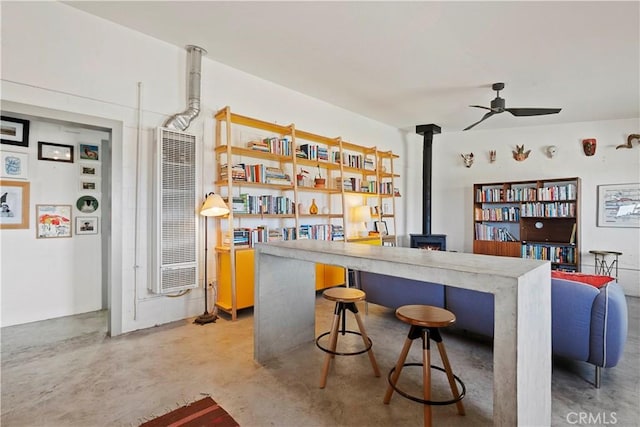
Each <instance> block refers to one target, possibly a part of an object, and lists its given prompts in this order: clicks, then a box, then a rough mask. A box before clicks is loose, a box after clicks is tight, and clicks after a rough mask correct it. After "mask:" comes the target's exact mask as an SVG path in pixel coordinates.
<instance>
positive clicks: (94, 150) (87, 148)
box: [80, 144, 100, 160]
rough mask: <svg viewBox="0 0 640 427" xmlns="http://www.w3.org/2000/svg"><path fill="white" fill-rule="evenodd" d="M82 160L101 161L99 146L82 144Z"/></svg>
mask: <svg viewBox="0 0 640 427" xmlns="http://www.w3.org/2000/svg"><path fill="white" fill-rule="evenodd" d="M80 160H100V147H99V146H98V145H91V144H80Z"/></svg>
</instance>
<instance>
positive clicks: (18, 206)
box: [0, 180, 29, 229]
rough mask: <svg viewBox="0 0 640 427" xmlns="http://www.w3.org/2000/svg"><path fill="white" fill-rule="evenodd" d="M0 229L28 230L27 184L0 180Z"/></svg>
mask: <svg viewBox="0 0 640 427" xmlns="http://www.w3.org/2000/svg"><path fill="white" fill-rule="evenodd" d="M0 228H2V229H4V228H15V229H18V228H29V183H28V182H24V181H22V182H21V181H6V180H0Z"/></svg>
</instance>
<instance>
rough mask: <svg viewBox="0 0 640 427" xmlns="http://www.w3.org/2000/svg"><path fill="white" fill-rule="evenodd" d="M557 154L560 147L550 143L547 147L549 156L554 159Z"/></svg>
mask: <svg viewBox="0 0 640 427" xmlns="http://www.w3.org/2000/svg"><path fill="white" fill-rule="evenodd" d="M556 154H558V147H557V146H555V145H549V146H548V147H547V157H549V158H550V159H553V158H554V157H555V156H556Z"/></svg>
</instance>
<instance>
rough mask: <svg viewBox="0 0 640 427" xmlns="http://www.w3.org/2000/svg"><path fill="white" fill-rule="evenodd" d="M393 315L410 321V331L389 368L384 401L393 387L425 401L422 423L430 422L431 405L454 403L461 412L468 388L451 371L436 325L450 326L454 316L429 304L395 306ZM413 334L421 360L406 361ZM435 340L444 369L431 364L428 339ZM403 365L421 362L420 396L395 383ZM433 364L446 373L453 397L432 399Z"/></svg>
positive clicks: (406, 394) (415, 399) (461, 413)
mask: <svg viewBox="0 0 640 427" xmlns="http://www.w3.org/2000/svg"><path fill="white" fill-rule="evenodd" d="M396 317H397V318H398V319H400V320H402V321H403V322H405V323H408V324H409V325H411V329H410V330H409V335H408V336H407V339H406V340H405V342H404V347H403V348H402V352H401V353H400V357H399V358H398V362H397V363H396V366H395V367H394V368H392V369H391V371H389V375H388V381H389V387H387V393H386V394H385V396H384V403H385V404H388V403H389V401H390V400H391V396H392V395H393V392H394V390H395V391H397V392H398V394H400V395H401V396H403V397H406V398H407V399H410V400H413V401H414V402H418V403H422V404H423V405H424V425H425V426H430V425H431V405H450V404H452V403H455V404H456V406H457V407H458V414H460V415H464V406H463V405H462V398H463V397H464V395H465V393H466V392H467V389H466V387H465V385H464V383H463V382H462V381H461V380H460V378H458V377H457V376H455V375H453V372H452V371H451V365H450V364H449V358H448V357H447V352H446V350H445V348H444V344H443V343H442V337H441V336H440V331H439V330H438V328H442V327H446V326H450V325H452V324H453V323H455V321H456V316H455V315H454V314H453V313H452V312H450V311H448V310H445V309H443V308H438V307H433V306H430V305H404V306H402V307H399V308H398V309H397V310H396ZM416 338H422V363H405V361H406V359H407V354H408V353H409V350H410V349H411V344H413V340H415V339H416ZM430 340H434V341H435V342H436V343H437V345H438V350H439V351H440V358H441V359H442V363H443V364H444V369H442V368H441V367H439V366H433V365H431V356H430V353H429V342H430ZM405 366H422V377H423V385H422V387H423V397H422V398H419V397H416V396H412V395H410V394H408V393H406V392H404V391H402V390H400V389H398V388H397V387H396V384H397V382H398V378H399V377H400V372H401V371H402V368H403V367H405ZM430 368H434V369H437V370H439V371H442V372H445V373H446V374H447V379H448V380H449V386H450V387H451V393H452V394H453V399H451V400H443V401H433V400H431V369H430ZM456 381H457V382H458V383H459V384H460V386H461V387H462V393H458V385H457V384H456Z"/></svg>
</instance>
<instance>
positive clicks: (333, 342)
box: [320, 304, 341, 388]
mask: <svg viewBox="0 0 640 427" xmlns="http://www.w3.org/2000/svg"><path fill="white" fill-rule="evenodd" d="M340 313H341V310H340V309H339V308H338V305H337V304H336V310H335V312H334V315H333V322H332V323H331V333H330V334H329V343H330V346H329V349H330V350H331V351H333V352H335V351H336V347H337V343H338V325H339V324H340ZM333 356H334V355H333V354H331V353H327V355H326V356H325V358H324V365H323V366H322V375H321V377H320V388H324V387H325V386H326V385H327V374H328V373H329V365H330V364H331V359H332V358H333Z"/></svg>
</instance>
